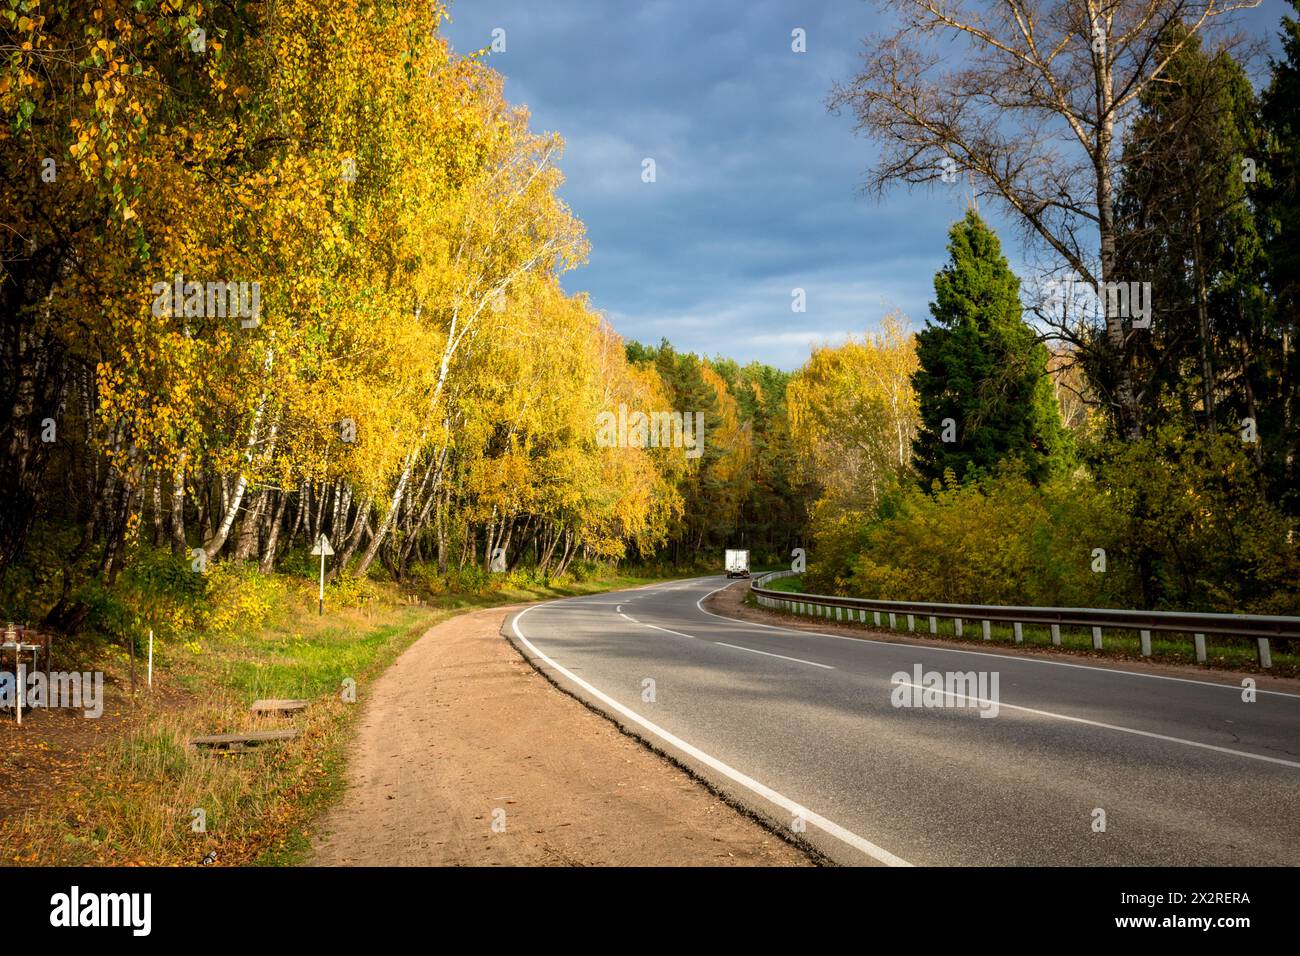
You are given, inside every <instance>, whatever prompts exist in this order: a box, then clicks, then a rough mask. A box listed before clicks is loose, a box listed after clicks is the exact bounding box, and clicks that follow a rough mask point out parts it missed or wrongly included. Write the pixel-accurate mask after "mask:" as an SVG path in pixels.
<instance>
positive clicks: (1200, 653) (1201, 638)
mask: <svg viewBox="0 0 1300 956" xmlns="http://www.w3.org/2000/svg"><path fill="white" fill-rule="evenodd" d="M1192 643H1193V644H1195V645H1196V663H1198V664H1204V663H1205V635H1204V634H1193V635H1192Z"/></svg>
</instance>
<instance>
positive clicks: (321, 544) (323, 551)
mask: <svg viewBox="0 0 1300 956" xmlns="http://www.w3.org/2000/svg"><path fill="white" fill-rule="evenodd" d="M311 553H312V554H319V555H320V600H319V603H318V605H317V609H318V610H317V613H318V614H324V613H325V556H326V555H330V554H333V553H334V549H333V548H331V547H330V539H329V538H327V537H325V535H323V534H322V535H321V536H320V537H319V538H317V539H316V547H314V548H312V549H311Z"/></svg>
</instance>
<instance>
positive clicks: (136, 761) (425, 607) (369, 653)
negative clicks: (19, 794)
mask: <svg viewBox="0 0 1300 956" xmlns="http://www.w3.org/2000/svg"><path fill="white" fill-rule="evenodd" d="M260 580H262V581H263V582H265V580H266V579H260ZM651 580H652V579H649V578H643V577H630V576H618V575H610V576H605V577H601V578H597V579H592V580H588V581H583V582H578V583H566V584H564V585H554V586H540V585H537V586H516V587H504V588H501V589H499V590H493V591H490V592H485V593H480V594H458V593H443V594H437V595H434V594H429V593H426V594H424V595H423V597H422V599H413V598H412V596H411V595H410V594H409V593H407V594H403V593H401V592H399V590H398V589H397V588H396V587H395V586H393V585H388V584H380V583H375V582H366V583H365V585H364V587H363V588H361V589H360V590H359V591H357V592H354V593H351V594H349V595H346V598H347V606H339V603H338V600H334V601H331V600H330V597H328V596H327V602H326V608H327V610H326V613H325V614H324V615H323V616H319V615H318V614H317V611H316V602H315V595H314V593H312V590H311V588H308V587H305V586H302V585H301V583H300V582H297V581H295V582H292V584H291V585H290V586H287V587H286V586H277V587H275V588H273V591H274V594H275V597H276V600H275V601H274V607H271V608H269V609H268V610H267V611H266V613H264V614H262V615H260V617H261V618H262V619H261V620H260V622H259V625H258V626H256V627H251V628H241V627H234V628H227V629H225V630H223V631H219V632H216V633H208V634H205V635H203V636H202V637H199V638H196V639H195V640H193V641H188V642H185V643H184V644H182V645H181V646H178V647H166V648H158V657H157V659H156V672H155V688H154V691H153V692H152V693H150V692H148V691H146V690H145V689H144V688H141V689H140V690H139V691H138V692H137V694H136V696H135V698H134V699H133V700H132V699H127V700H124V701H123V706H124V709H126V710H127V711H129V712H131V713H132V714H133V717H134V719H132V720H130V721H128V722H127V725H128V727H129V729H127V730H126V732H125V733H123V734H122V735H121V736H120V737H118V738H117V739H114V740H112V741H111V742H109V743H108V745H107V747H106V749H105V750H104V752H103V753H102V754H96V755H93V756H92V755H84V756H86V757H87V758H88V759H84V760H83V761H82V762H81V765H79V766H77V767H76V769H75V772H73V773H71V774H69V779H68V782H67V784H66V785H63V786H61V787H60V788H59V790H58V793H57V795H56V797H55V798H54V799H52V800H49V801H46V803H45V804H44V805H43V806H42V807H40V808H39V809H37V810H31V811H27V812H25V813H22V814H16V815H14V816H12V817H10V818H9V819H7V820H5V821H4V822H3V824H0V846H2V847H4V851H3V862H5V863H19V864H42V865H74V866H76V865H132V864H134V865H197V864H201V863H202V862H203V861H204V859H205V857H207V858H209V859H210V860H211V859H212V858H213V855H215V862H217V863H218V864H222V865H230V864H257V865H285V864H292V863H296V862H299V861H301V860H302V859H303V858H304V857H305V855H306V853H307V851H308V850H309V847H310V839H309V836H308V834H307V829H308V827H309V826H310V824H311V821H312V820H313V819H314V818H315V817H316V816H317V814H319V813H320V812H321V811H322V810H323V809H325V808H326V807H327V806H329V804H330V803H331V802H332V801H333V800H335V799H337V797H338V796H339V795H340V794H341V792H342V789H343V785H344V773H343V770H344V759H345V754H346V747H347V743H348V741H349V740H350V739H351V736H352V732H353V729H354V724H355V721H356V719H357V716H358V714H359V713H360V708H359V707H357V706H355V705H352V704H349V703H345V702H344V701H343V700H342V699H341V694H340V689H341V686H342V684H343V681H344V679H345V678H349V677H350V678H352V679H353V680H355V681H356V691H357V698H358V700H364V696H365V693H366V687H367V685H368V684H369V683H370V682H371V681H372V680H373V679H374V678H375V677H376V676H377V675H378V674H379V673H380V672H382V671H383V669H384V668H385V667H387V666H388V664H390V663H391V662H392V661H393V660H394V659H395V658H396V657H397V656H398V655H399V654H401V652H402V651H403V650H405V649H406V648H407V647H409V646H410V644H411V643H413V642H414V641H415V640H416V639H417V638H418V637H419V636H420V635H421V634H423V633H424V632H425V631H426V630H427V629H428V628H429V627H431V626H432V625H434V624H436V623H438V622H440V621H443V620H446V619H447V618H449V617H452V616H454V615H456V614H458V613H462V612H464V611H469V610H474V609H478V608H486V607H492V606H500V605H505V604H512V603H517V602H524V601H534V600H543V599H546V598H554V597H564V596H570V595H575V594H585V593H591V592H595V591H602V590H613V589H617V588H623V587H633V586H636V585H639V584H646V583H650V581H651ZM283 583H284V582H280V585H283ZM334 597H335V598H342V597H343V596H342V595H339V594H336V595H334ZM417 601H418V603H416V602H417ZM116 686H117V688H118V691H119V692H120V693H121V694H122V695H124V697H125V696H126V695H127V693H128V692H127V690H126V685H125V682H120V683H118V684H117V685H116ZM261 697H276V698H305V699H307V700H309V701H310V702H311V703H310V705H309V706H308V708H307V710H306V711H304V712H302V713H300V714H298V715H295V716H293V717H265V718H253V717H252V716H251V715H250V714H249V713H248V706H249V704H250V703H251V702H252V701H253V700H255V699H257V698H261ZM287 726H294V727H297V728H298V730H299V735H298V737H297V738H296V739H294V740H291V741H287V742H284V743H279V744H272V745H269V746H263V747H258V748H253V749H249V750H247V751H244V752H242V753H223V752H217V751H199V750H196V749H194V748H192V747H189V746H188V744H187V742H188V740H189V738H190V737H192V736H195V735H199V734H212V733H224V732H233V731H240V730H247V729H268V728H276V727H287ZM33 732H39V731H37V730H35V729H34V730H33ZM197 810H201V811H202V813H203V818H204V819H203V831H202V832H196V831H195V826H194V821H195V817H196V813H195V811H197Z"/></svg>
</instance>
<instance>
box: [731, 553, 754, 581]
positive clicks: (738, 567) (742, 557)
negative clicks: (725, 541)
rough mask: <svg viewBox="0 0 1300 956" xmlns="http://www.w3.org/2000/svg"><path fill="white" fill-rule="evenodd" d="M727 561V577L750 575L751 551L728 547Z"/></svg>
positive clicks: (745, 576)
mask: <svg viewBox="0 0 1300 956" xmlns="http://www.w3.org/2000/svg"><path fill="white" fill-rule="evenodd" d="M726 563H727V577H729V578H747V577H749V552H748V551H737V550H735V549H733V548H728V549H727V556H726Z"/></svg>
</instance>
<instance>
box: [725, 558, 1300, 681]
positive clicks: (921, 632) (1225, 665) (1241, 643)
mask: <svg viewBox="0 0 1300 956" xmlns="http://www.w3.org/2000/svg"><path fill="white" fill-rule="evenodd" d="M765 587H767V588H769V589H770V590H773V591H784V592H787V593H792V592H796V593H797V592H799V591H801V590H802V588H803V579H802V577H798V576H794V577H788V578H779V579H777V580H775V581H772V582H769V583H768V584H767V585H765ZM745 600H746V603H748V604H749V605H751V606H752V607H754V608H756V609H759V610H762V611H764V612H766V613H769V614H782V615H785V616H787V617H790V616H793V617H799V618H805V619H807V618H813V619H816V618H815V617H814V616H813V615H808V614H799V615H789V614H786V612H784V611H774V610H772V609H770V608H763V607H761V606H760V605H759V604H758V602H757V601H755V600H754V596H753V595H752V594H747V595H746V596H745ZM907 617H908V616H907V615H906V614H897V615H895V626H894V627H893V628H892V630H896V631H900V632H903V633H908V632H909V629H908V621H907ZM880 619H881V626H882V627H884V628H885V629H886V630H890V629H891V628H890V626H889V615H888V614H881V616H880ZM822 620H825V619H824V618H823V619H822ZM832 620H833V618H832ZM962 623H963V628H962V634H961V635H960V636H959V635H958V634H957V626H956V622H955V621H954V620H953V619H952V618H942V617H941V618H936V619H935V625H936V633H935V634H934V635H932V636H935V637H941V638H944V639H946V640H950V641H961V642H963V643H968V644H984V643H989V644H1002V645H1011V646H1015V645H1016V636H1015V629H1014V628H1013V627H1012V626H1011V625H1010V624H996V623H995V624H993V626H992V627H991V628H990V632H989V640H988V641H987V642H986V641H985V640H984V637H983V623H982V622H981V621H979V620H974V619H967V620H965V621H963V622H962ZM913 628H914V629H913V630H912V631H911V633H914V634H915V635H916V636H917V637H925V636H928V635H930V621H929V618H928V617H926V616H924V615H916V616H915V617H914V618H913ZM1020 646H1022V647H1026V648H1053V645H1052V632H1051V629H1050V628H1048V627H1047V626H1046V625H1043V626H1036V625H1032V624H1025V625H1023V626H1022V627H1021V644H1020ZM1053 649H1056V650H1062V651H1066V652H1069V653H1075V654H1092V655H1100V656H1104V657H1117V658H1130V659H1137V660H1152V661H1158V662H1160V663H1165V664H1190V665H1193V666H1197V667H1211V668H1221V669H1224V670H1240V671H1258V672H1260V673H1267V674H1270V675H1273V676H1277V677H1297V676H1300V654H1296V653H1295V652H1294V650H1293V649H1291V648H1288V647H1284V646H1279V644H1278V643H1277V642H1274V645H1273V648H1272V655H1273V666H1272V667H1271V668H1270V669H1269V670H1267V671H1263V670H1261V669H1260V667H1259V662H1258V660H1257V658H1256V651H1255V642H1254V641H1253V640H1247V639H1243V638H1232V637H1223V636H1216V635H1207V636H1206V662H1205V664H1197V662H1196V651H1195V647H1194V645H1193V643H1192V635H1191V634H1160V633H1154V634H1152V635H1151V656H1150V657H1143V656H1142V642H1141V635H1140V634H1139V633H1138V632H1137V631H1128V630H1122V629H1114V628H1105V629H1104V630H1103V631H1102V649H1101V650H1100V651H1097V650H1094V649H1093V646H1092V630H1091V629H1090V628H1070V627H1062V628H1061V644H1060V646H1059V648H1053Z"/></svg>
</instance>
